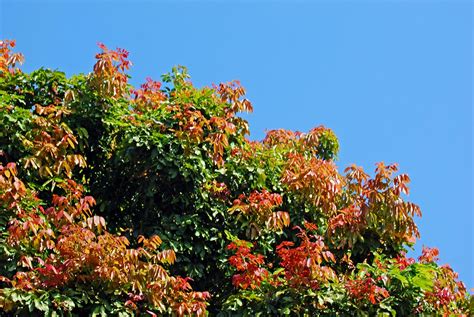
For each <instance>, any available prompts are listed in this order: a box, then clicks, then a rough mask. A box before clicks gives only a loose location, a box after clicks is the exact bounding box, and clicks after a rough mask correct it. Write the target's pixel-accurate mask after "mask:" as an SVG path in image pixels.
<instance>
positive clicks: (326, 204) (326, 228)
mask: <svg viewBox="0 0 474 317" xmlns="http://www.w3.org/2000/svg"><path fill="white" fill-rule="evenodd" d="M99 46H100V49H101V52H100V53H99V54H97V55H96V58H97V62H96V64H95V66H94V69H93V72H91V73H90V74H87V75H84V74H80V75H75V76H72V77H71V78H66V76H65V75H64V73H61V72H59V71H52V70H48V69H39V70H36V71H34V72H32V73H30V74H25V73H23V72H21V70H19V68H18V67H17V64H18V63H19V62H21V61H22V56H21V55H19V54H16V53H13V52H12V49H13V47H14V42H12V41H3V42H1V45H0V47H1V57H0V88H1V89H0V91H1V94H0V109H1V111H0V122H1V123H2V125H1V127H0V146H1V148H0V149H1V152H0V206H1V207H0V208H1V209H0V214H1V217H0V226H2V229H3V231H2V232H3V233H2V235H1V238H0V247H1V248H0V249H1V252H0V263H1V265H0V276H1V277H0V281H1V282H0V283H2V284H1V287H2V288H1V289H0V307H1V308H2V309H3V311H4V314H12V315H14V314H25V315H30V314H37V315H44V314H46V315H71V314H72V315H87V314H92V315H94V314H96V315H97V314H103V315H106V314H120V315H123V316H126V315H140V314H144V315H147V314H148V315H155V314H160V315H173V314H174V315H205V314H207V313H210V314H211V315H221V316H227V315H232V316H234V315H236V316H238V315H242V316H253V315H262V316H265V315H298V314H299V315H308V316H313V315H333V314H335V313H342V314H344V313H345V314H376V313H377V314H378V313H382V314H387V315H391V314H392V315H394V314H397V313H398V314H401V315H409V314H417V313H421V312H424V313H433V312H443V313H446V314H449V313H454V314H463V313H464V314H467V313H468V309H469V307H468V306H469V295H468V294H467V292H466V289H465V287H464V285H463V284H462V282H460V281H458V279H457V275H456V274H455V273H454V272H453V271H452V270H451V269H450V268H449V267H448V266H439V265H438V264H437V263H436V256H437V253H438V251H437V250H436V249H429V248H426V249H424V250H423V254H422V256H421V257H420V258H419V260H418V261H415V260H414V259H410V258H407V257H406V256H405V252H406V248H408V247H410V246H412V245H413V243H414V242H415V239H416V238H417V237H418V236H419V234H418V230H417V227H416V224H415V222H414V217H415V216H421V212H420V210H419V207H418V206H417V205H415V204H413V203H411V202H408V201H406V195H407V194H408V183H409V177H408V176H407V175H405V174H397V171H398V168H397V166H396V165H394V164H392V165H385V164H383V163H379V164H378V165H377V168H376V171H375V175H374V176H373V177H370V176H369V175H368V174H367V173H365V172H364V171H363V170H362V169H361V168H360V167H357V166H350V167H348V168H347V169H346V170H345V171H344V173H342V174H341V173H339V171H338V169H337V167H336V165H335V162H334V161H335V159H336V157H337V152H338V140H337V138H336V136H335V135H334V133H333V132H332V131H331V130H330V129H327V128H325V127H322V126H320V127H316V128H314V129H312V130H311V131H309V132H308V133H300V132H292V131H286V130H274V131H270V132H268V134H267V136H266V137H265V139H264V140H263V141H261V142H255V141H249V140H248V139H247V138H246V135H247V134H248V132H249V128H248V123H247V122H246V121H245V120H244V119H242V118H241V117H240V116H239V113H240V112H242V111H252V105H251V103H250V102H249V101H248V100H247V99H245V90H244V88H243V87H242V86H241V85H240V83H239V82H237V81H234V82H230V83H222V84H219V85H216V86H213V87H212V88H209V87H205V88H196V87H194V86H193V85H192V83H191V82H190V81H189V75H188V73H187V71H186V69H185V68H184V67H175V68H173V69H172V71H171V72H170V73H168V74H166V75H164V76H163V78H162V81H163V83H161V82H157V81H154V80H152V79H148V80H147V81H146V83H145V84H143V85H142V86H141V87H139V88H134V87H132V86H131V85H130V84H129V83H128V75H127V74H126V71H127V70H128V69H129V67H130V62H129V61H128V53H127V52H126V51H125V50H122V49H117V50H109V49H108V48H107V47H106V46H105V45H103V44H100V45H99ZM85 193H87V195H86V194H85ZM89 194H90V195H92V196H93V197H94V198H92V196H88V195H89ZM172 264H173V265H172ZM181 276H188V277H187V278H183V277H181Z"/></svg>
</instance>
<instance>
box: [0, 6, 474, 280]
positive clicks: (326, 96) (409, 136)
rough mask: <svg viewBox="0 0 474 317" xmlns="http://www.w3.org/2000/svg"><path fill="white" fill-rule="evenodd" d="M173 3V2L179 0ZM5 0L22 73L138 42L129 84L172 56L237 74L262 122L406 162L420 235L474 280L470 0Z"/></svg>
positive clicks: (197, 68) (214, 75)
mask: <svg viewBox="0 0 474 317" xmlns="http://www.w3.org/2000/svg"><path fill="white" fill-rule="evenodd" d="M175 2H176V1H175ZM175 2H171V1H169V2H160V1H155V2H151V1H150V2H145V1H136V0H135V1H133V2H132V1H129V2H126V1H114V2H112V1H98V0H97V1H95V2H92V1H81V2H77V1H21V0H20V1H19V0H15V1H7V0H0V38H4V39H15V40H17V48H18V51H21V52H23V53H24V55H25V57H26V62H25V64H24V66H23V69H24V70H25V71H28V72H29V71H31V70H33V69H36V68H39V67H41V66H44V67H48V68H53V69H60V70H63V71H65V72H66V74H68V75H71V74H74V73H78V72H84V73H87V72H89V71H91V70H92V66H93V64H94V55H95V53H96V52H98V48H97V46H96V43H97V42H99V41H100V42H103V43H105V44H106V45H107V46H109V47H111V48H115V47H122V48H126V49H127V50H129V51H130V58H131V60H132V62H133V63H134V66H133V67H132V69H131V71H130V74H131V75H132V77H133V78H132V83H133V84H140V83H142V82H143V81H144V80H145V78H146V77H148V76H150V77H152V78H155V79H159V78H160V75H161V74H163V73H165V72H167V71H169V70H170V69H171V67H172V66H173V65H178V64H180V65H185V66H187V67H188V68H189V71H190V73H191V76H192V81H193V83H194V84H195V85H197V86H204V85H211V84H212V83H219V82H222V81H230V80H232V79H238V80H240V81H241V82H242V84H243V85H244V87H246V89H247V96H248V98H249V99H250V100H251V101H252V102H253V105H254V109H255V111H254V113H253V114H251V115H248V116H246V118H248V120H249V122H250V128H251V138H252V139H261V138H263V136H264V133H265V130H266V129H277V128H285V129H292V130H300V131H308V130H309V129H311V128H312V127H315V126H318V125H321V124H322V125H325V126H327V127H329V128H331V129H333V130H334V131H335V133H336V134H337V135H338V137H339V141H340V146H341V151H340V154H339V160H338V162H337V164H338V166H339V169H340V170H341V171H342V170H343V169H344V167H345V166H347V165H349V164H352V163H356V164H357V165H360V166H363V167H364V168H365V169H366V170H369V171H373V170H374V168H375V163H376V162H379V161H384V162H385V163H392V162H397V163H399V165H400V169H401V171H402V172H406V173H408V174H409V175H410V177H411V179H412V183H411V194H410V200H411V201H413V202H415V203H417V204H419V205H420V206H421V208H422V211H423V217H422V218H421V219H418V221H417V223H418V224H419V227H420V232H421V236H422V238H421V240H419V241H418V242H417V245H416V250H415V252H414V253H412V254H413V255H417V256H418V255H419V253H420V250H421V246H422V245H427V246H432V247H433V246H436V247H439V249H440V258H441V261H440V262H441V263H449V264H451V265H452V267H453V268H454V269H455V270H456V271H457V272H459V273H460V277H461V279H462V280H464V281H465V283H466V284H467V286H468V288H473V287H474V276H473V275H474V270H473V268H474V265H473V253H474V250H473V240H474V234H473V196H474V195H473V185H472V183H473V170H472V153H473V152H472V148H473V143H472V122H473V111H472V101H473V100H472V84H473V82H472V74H473V63H472V62H473V60H472V58H473V57H472V53H473V52H472V42H473V37H472V36H473V34H472V28H473V25H472V14H473V5H472V3H471V2H470V1H456V0H451V1H383V0H382V1H344V2H342V1H325V2H321V1H319V2H318V1H314V2H309V1H287V2H284V1H278V2H272V1H261V2H259V1H238V2H237V1H234V2H232V1H227V2H226V3H224V2H219V1H186V2H179V3H175Z"/></svg>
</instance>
